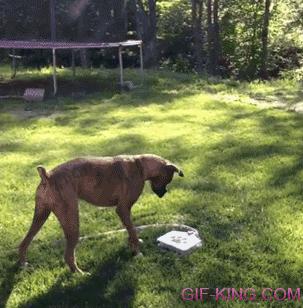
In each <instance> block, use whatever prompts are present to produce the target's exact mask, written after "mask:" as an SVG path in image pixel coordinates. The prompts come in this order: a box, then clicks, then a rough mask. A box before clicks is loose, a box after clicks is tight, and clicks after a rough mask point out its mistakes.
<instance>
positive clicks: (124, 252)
mask: <svg viewBox="0 0 303 308" xmlns="http://www.w3.org/2000/svg"><path fill="white" fill-rule="evenodd" d="M40 74H41V75H39V73H37V72H34V73H32V74H31V75H30V76H29V77H26V76H27V75H26V74H20V75H18V78H20V79H22V78H33V76H34V77H35V78H38V77H41V78H49V76H48V74H47V73H40ZM83 74H84V78H92V79H94V80H96V79H97V80H99V79H100V84H103V83H104V84H105V83H106V82H108V80H110V81H112V80H114V77H113V76H112V75H111V77H110V78H108V77H106V74H105V73H101V72H85V73H83ZM128 74H129V76H130V77H132V78H136V76H133V75H132V73H131V72H128ZM60 76H61V81H62V80H63V81H64V78H69V77H68V74H65V72H64V71H61V72H60ZM82 77H83V76H82ZM302 96H303V95H302V87H300V85H298V84H295V83H293V82H289V81H276V82H272V83H265V84H263V83H262V84H258V83H253V84H247V83H243V84H241V83H237V82H232V81H226V82H214V81H213V82H210V81H206V80H201V79H198V78H197V77H195V76H190V75H178V74H172V73H166V72H148V74H147V78H146V82H145V85H144V87H143V88H138V89H136V90H134V91H133V92H128V93H122V94H119V93H118V92H117V91H113V90H112V88H111V87H108V90H104V91H102V92H101V93H99V94H98V93H94V94H91V95H87V96H85V97H84V98H82V99H78V100H74V99H72V98H68V97H59V98H58V99H57V100H54V99H49V100H47V101H46V102H44V103H41V104H37V105H36V106H30V108H31V109H32V111H31V112H24V103H22V102H17V101H2V102H0V157H1V159H0V170H1V173H0V306H5V305H6V306H7V307H49V306H51V307H182V306H186V307H201V306H202V305H205V306H216V302H215V300H214V299H213V298H210V299H208V300H207V301H204V302H203V304H202V303H201V302H188V303H183V302H182V300H181V289H182V288H200V287H201V288H202V287H204V288H210V289H211V291H212V292H214V290H215V288H223V287H234V288H254V289H255V290H256V291H257V293H258V294H257V295H258V299H257V300H256V301H258V302H259V305H260V306H263V305H264V306H265V305H267V304H268V303H263V302H262V301H261V300H260V292H261V291H262V288H272V289H275V288H286V289H287V288H299V287H300V286H301V284H302V274H303V248H302V247H303V238H302V233H303V207H302V205H303V201H302V187H303V186H302V180H303V143H302V140H303V118H302V116H301V115H299V114H296V113H293V112H286V111H281V110H277V109H260V108H257V107H255V106H253V105H249V104H247V103H246V102H245V101H246V100H249V99H252V98H254V99H255V98H256V97H257V98H258V99H260V98H261V99H264V100H267V101H268V99H272V100H283V101H287V104H294V103H298V102H300V101H303V98H302ZM231 98H232V99H231ZM138 153H155V154H158V155H161V156H163V157H165V158H168V159H170V160H171V161H173V162H175V163H177V164H179V165H180V166H182V168H183V170H184V173H185V177H184V178H183V179H182V178H178V177H176V179H175V180H174V181H173V183H172V184H171V185H170V189H169V193H168V194H167V195H166V196H165V198H163V199H161V200H160V199H158V198H157V197H156V196H155V195H154V194H153V193H152V191H151V189H150V187H149V185H146V187H145V190H144V194H143V195H142V197H141V198H140V199H139V201H138V203H137V204H136V205H135V206H134V207H133V212H132V213H133V220H134V223H135V224H136V225H142V224H149V223H184V224H187V225H190V226H193V227H194V228H197V229H198V230H199V232H200V235H201V236H202V238H203V247H202V248H201V249H199V250H197V251H195V252H194V253H192V254H191V255H189V256H186V257H178V256H176V255H175V254H174V253H171V252H165V253H163V252H160V251H159V249H158V248H157V246H156V243H155V239H156V238H157V237H158V236H159V235H161V234H163V232H164V231H166V230H165V229H149V230H145V231H143V232H142V234H141V237H142V239H143V240H144V244H143V245H142V252H143V254H144V257H143V258H137V259H136V258H133V257H132V256H131V253H130V251H129V249H128V247H127V243H126V235H125V234H116V235H113V236H111V237H100V238H97V239H91V240H87V241H84V242H82V243H80V244H79V245H78V248H77V256H78V263H79V266H80V267H81V268H82V269H83V270H86V271H89V272H91V274H92V275H91V276H81V275H78V274H75V275H72V274H70V272H69V271H68V269H67V267H66V266H65V263H64V261H63V250H64V247H63V245H62V244H58V240H59V239H62V238H63V235H62V231H61V229H60V227H59V224H58V222H57V220H56V219H55V217H54V216H53V215H51V217H50V218H49V219H48V221H47V223H46V224H45V226H44V227H43V229H42V230H41V232H40V233H39V234H38V236H37V239H36V240H35V241H34V242H33V243H32V245H31V246H30V249H29V255H28V259H29V262H30V264H31V267H30V268H29V269H27V270H23V271H22V270H19V269H18V267H17V266H16V260H17V253H16V250H14V247H16V246H17V245H18V244H19V242H20V241H21V239H22V237H23V236H24V234H25V232H26V231H27V230H28V227H29V225H30V223H31V219H32V215H33V209H34V194H35V189H36V186H37V184H38V182H39V177H38V174H37V171H36V166H37V165H39V164H43V165H44V166H45V167H46V168H47V169H51V168H53V167H54V166H56V165H57V164H59V163H61V162H63V161H65V160H67V159H71V158H74V157H78V156H85V155H98V156H103V155H117V154H138ZM80 222H81V227H80V233H81V235H91V234H95V233H99V232H104V231H109V230H115V229H119V228H120V227H121V223H120V221H119V219H118V217H117V216H116V213H115V211H114V210H112V209H105V210H100V209H97V208H95V207H92V206H90V205H88V204H86V203H85V202H81V203H80ZM219 304H220V306H226V307H227V306H229V307H235V306H237V305H239V306H242V305H244V303H243V302H226V303H224V302H223V301H222V300H221V301H220V303H219ZM253 304H255V303H253ZM253 304H252V305H253Z"/></svg>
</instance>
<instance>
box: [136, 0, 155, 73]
mask: <svg viewBox="0 0 303 308" xmlns="http://www.w3.org/2000/svg"><path fill="white" fill-rule="evenodd" d="M130 10H131V11H132V12H133V13H134V16H135V24H136V32H137V36H138V38H139V39H141V40H142V41H143V47H144V64H145V66H147V67H151V66H156V65H157V64H158V46H157V14H156V0H147V1H144V2H143V0H131V1H130Z"/></svg>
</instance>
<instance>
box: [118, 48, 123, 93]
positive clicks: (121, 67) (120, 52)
mask: <svg viewBox="0 0 303 308" xmlns="http://www.w3.org/2000/svg"><path fill="white" fill-rule="evenodd" d="M119 65H120V86H121V88H123V86H124V78H123V57H122V46H119Z"/></svg>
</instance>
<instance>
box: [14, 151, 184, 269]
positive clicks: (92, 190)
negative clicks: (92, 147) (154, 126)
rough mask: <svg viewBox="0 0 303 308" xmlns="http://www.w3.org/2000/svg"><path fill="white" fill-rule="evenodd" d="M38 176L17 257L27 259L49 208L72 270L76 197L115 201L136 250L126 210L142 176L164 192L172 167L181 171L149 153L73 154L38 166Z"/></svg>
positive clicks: (106, 203) (110, 203) (76, 227)
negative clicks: (49, 167) (59, 228)
mask: <svg viewBox="0 0 303 308" xmlns="http://www.w3.org/2000/svg"><path fill="white" fill-rule="evenodd" d="M38 172H39V174H40V177H41V183H40V184H39V186H38V188H37V192H36V207H35V213H34V218H33V222H32V225H31V227H30V229H29V231H28V233H27V235H26V237H25V238H24V240H23V241H22V243H21V244H20V246H19V254H20V263H21V264H22V265H24V264H25V263H26V252H27V248H28V246H29V244H30V242H31V241H32V239H33V238H34V236H35V235H36V234H37V232H38V231H39V230H40V228H41V227H42V225H43V224H44V223H45V221H46V219H47V218H48V216H49V214H50V212H51V211H52V212H53V213H54V214H55V215H56V217H57V218H58V220H59V222H60V224H61V226H62V228H63V231H64V235H65V238H66V249H65V254H64V258H65V261H66V263H67V264H68V266H69V267H70V269H71V271H72V272H76V271H77V272H82V271H81V270H80V269H79V268H78V266H77V263H76V259H75V247H76V245H77V243H78V240H79V211H78V199H82V200H85V201H87V202H90V203H92V204H93V205H96V206H116V212H117V214H118V215H119V217H120V219H121V220H122V223H123V224H124V225H125V227H126V229H127V231H128V234H129V245H130V248H131V250H132V251H133V253H134V254H136V255H137V254H139V253H140V251H139V241H138V237H137V233H136V229H135V227H134V225H133V224H132V221H131V217H130V211H131V207H132V206H133V204H134V203H135V202H136V201H137V200H138V198H139V196H140V195H141V193H142V190H143V187H144V182H145V181H150V183H151V188H152V190H153V191H154V193H156V194H157V195H158V196H159V197H160V198H162V197H163V196H164V194H165V193H166V192H167V190H166V185H167V184H169V183H170V182H171V180H172V178H173V175H174V173H175V172H177V173H178V174H179V176H182V177H183V176H184V175H183V172H182V171H181V170H180V169H179V168H178V167H177V166H176V165H174V164H172V163H170V162H169V161H167V160H165V159H163V158H161V157H159V156H156V155H151V154H146V155H135V156H116V157H101V158H78V159H75V160H71V161H68V162H66V163H64V164H62V165H59V166H58V167H56V168H55V169H53V170H52V171H50V172H46V170H45V169H44V168H43V167H38Z"/></svg>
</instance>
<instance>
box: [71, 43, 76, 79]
mask: <svg viewBox="0 0 303 308" xmlns="http://www.w3.org/2000/svg"><path fill="white" fill-rule="evenodd" d="M75 62H76V61H75V50H74V49H72V71H73V80H74V79H75V77H76V64H75Z"/></svg>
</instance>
